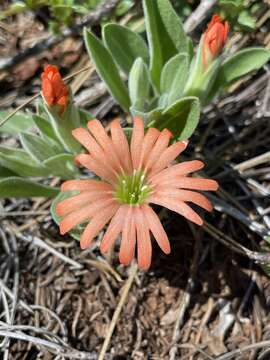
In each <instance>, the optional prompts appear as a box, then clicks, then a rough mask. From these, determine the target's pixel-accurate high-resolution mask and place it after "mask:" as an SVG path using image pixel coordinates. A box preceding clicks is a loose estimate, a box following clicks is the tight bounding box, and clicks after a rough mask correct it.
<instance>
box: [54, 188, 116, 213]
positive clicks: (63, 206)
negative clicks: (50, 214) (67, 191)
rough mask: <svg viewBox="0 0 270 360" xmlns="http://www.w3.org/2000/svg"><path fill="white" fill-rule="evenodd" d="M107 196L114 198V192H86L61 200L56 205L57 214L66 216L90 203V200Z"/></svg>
mask: <svg viewBox="0 0 270 360" xmlns="http://www.w3.org/2000/svg"><path fill="white" fill-rule="evenodd" d="M105 198H107V199H109V198H112V193H108V192H105V191H92V192H84V193H82V194H79V195H75V196H72V197H70V198H68V199H65V200H63V201H61V202H59V203H58V204H57V205H56V209H55V210H56V214H57V215H58V216H65V215H67V214H69V213H71V212H72V211H75V210H77V209H80V208H81V207H82V206H84V205H87V204H89V203H90V202H93V201H95V200H103V199H105Z"/></svg>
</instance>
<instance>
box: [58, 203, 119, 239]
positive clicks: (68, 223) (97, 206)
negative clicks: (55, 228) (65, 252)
mask: <svg viewBox="0 0 270 360" xmlns="http://www.w3.org/2000/svg"><path fill="white" fill-rule="evenodd" d="M112 204H116V202H115V200H114V199H112V198H110V199H104V200H101V201H99V202H95V203H92V204H90V205H87V206H85V207H83V208H81V209H78V210H76V211H73V212H72V213H70V214H68V215H67V216H66V217H65V218H64V219H63V220H62V221H61V222H60V224H59V226H60V233H61V234H62V235H64V234H65V233H67V232H68V231H70V230H71V229H73V228H74V227H75V226H77V225H79V224H81V223H82V222H84V221H86V220H89V219H90V218H91V217H92V216H93V215H95V214H96V213H97V212H98V211H100V212H101V211H103V210H104V209H105V208H106V207H107V206H110V205H112Z"/></svg>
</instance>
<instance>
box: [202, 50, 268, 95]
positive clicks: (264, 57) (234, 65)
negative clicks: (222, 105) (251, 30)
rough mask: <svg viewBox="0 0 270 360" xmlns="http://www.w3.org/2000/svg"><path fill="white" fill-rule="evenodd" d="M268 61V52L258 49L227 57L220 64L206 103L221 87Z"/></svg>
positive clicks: (239, 52) (242, 51) (241, 51)
mask: <svg viewBox="0 0 270 360" xmlns="http://www.w3.org/2000/svg"><path fill="white" fill-rule="evenodd" d="M269 59H270V51H269V50H267V49H264V48H260V47H257V48H256V47H254V48H246V49H243V50H240V51H238V52H237V53H236V54H233V55H231V56H229V57H228V58H227V59H226V60H225V61H224V62H223V64H221V67H220V69H219V72H218V75H217V77H216V79H215V81H214V84H213V86H212V89H211V92H210V93H209V95H208V99H207V102H210V100H211V99H212V98H213V97H214V96H215V95H216V94H217V93H218V91H220V90H221V89H222V88H223V87H226V86H228V85H230V84H231V83H232V82H233V81H236V80H237V79H239V78H240V77H241V76H244V75H246V74H248V73H249V72H251V71H253V70H258V69H260V68H261V67H262V66H263V65H264V64H266V63H267V62H268V61H269Z"/></svg>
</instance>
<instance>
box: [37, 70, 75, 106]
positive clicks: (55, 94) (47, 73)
mask: <svg viewBox="0 0 270 360" xmlns="http://www.w3.org/2000/svg"><path fill="white" fill-rule="evenodd" d="M41 79H42V94H43V96H44V98H45V101H46V103H47V104H48V105H50V106H51V105H59V106H60V107H61V113H62V112H63V111H64V110H65V107H66V106H67V104H68V101H69V98H68V88H67V86H66V85H65V83H64V81H63V79H62V77H61V75H60V73H59V70H58V67H57V66H54V65H46V66H45V68H44V72H43V73H42V74H41Z"/></svg>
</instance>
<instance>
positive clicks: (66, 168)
mask: <svg viewBox="0 0 270 360" xmlns="http://www.w3.org/2000/svg"><path fill="white" fill-rule="evenodd" d="M43 165H44V166H46V167H47V168H48V169H49V170H50V171H51V173H52V174H53V175H54V176H59V177H61V178H62V179H73V178H74V177H77V176H78V175H79V171H78V169H77V167H76V166H75V165H74V156H73V155H71V154H58V155H55V156H53V157H51V158H49V159H46V160H45V161H44V162H43Z"/></svg>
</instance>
